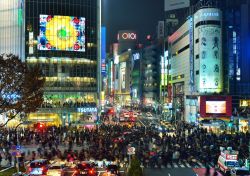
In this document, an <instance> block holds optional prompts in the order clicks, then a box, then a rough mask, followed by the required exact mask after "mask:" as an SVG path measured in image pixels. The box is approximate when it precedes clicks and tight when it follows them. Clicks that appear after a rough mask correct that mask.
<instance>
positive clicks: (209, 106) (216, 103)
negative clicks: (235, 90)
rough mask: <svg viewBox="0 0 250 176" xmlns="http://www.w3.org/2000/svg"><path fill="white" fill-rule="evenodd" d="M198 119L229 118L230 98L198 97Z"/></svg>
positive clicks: (230, 112) (230, 114)
mask: <svg viewBox="0 0 250 176" xmlns="http://www.w3.org/2000/svg"><path fill="white" fill-rule="evenodd" d="M199 101H200V117H202V118H206V117H231V116H232V97H231V96H220V95H218V96H200V100H199Z"/></svg>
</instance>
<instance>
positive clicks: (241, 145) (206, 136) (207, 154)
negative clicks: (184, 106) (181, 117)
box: [0, 122, 250, 167]
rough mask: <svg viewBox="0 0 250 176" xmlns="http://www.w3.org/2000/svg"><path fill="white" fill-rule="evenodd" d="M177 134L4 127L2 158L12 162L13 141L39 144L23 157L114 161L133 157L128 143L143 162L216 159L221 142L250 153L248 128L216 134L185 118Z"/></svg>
mask: <svg viewBox="0 0 250 176" xmlns="http://www.w3.org/2000/svg"><path fill="white" fill-rule="evenodd" d="M175 129H176V131H175V134H174V135H168V134H163V135H162V136H160V135H159V132H157V131H155V130H153V129H151V128H147V130H145V129H144V127H143V126H136V124H134V125H132V126H128V125H120V124H117V123H116V124H112V125H111V124H105V123H103V124H101V125H99V126H98V127H94V128H81V129H77V128H75V127H74V128H73V127H72V128H65V127H47V128H46V127H44V128H43V129H36V128H34V129H18V130H15V129H1V131H0V152H1V156H0V163H1V162H2V161H3V160H4V161H8V162H9V163H11V162H13V157H12V156H11V148H12V146H16V145H21V146H34V147H35V150H34V151H33V152H32V151H26V153H23V158H24V160H33V159H36V158H47V159H63V160H67V161H74V160H81V161H89V160H96V161H103V160H106V161H115V162H117V163H119V164H121V165H124V164H127V163H128V155H127V148H128V146H132V147H135V149H136V152H135V153H136V156H137V157H138V158H139V159H140V161H141V164H142V165H143V166H144V167H155V166H158V167H161V166H162V165H165V166H167V165H168V164H172V163H173V162H175V163H178V162H183V161H186V162H188V163H190V165H192V163H195V162H196V161H199V162H201V163H204V164H205V165H206V163H211V162H212V163H214V165H216V163H217V160H218V156H219V155H220V150H219V149H220V147H229V146H230V147H232V148H233V149H234V150H237V151H239V158H240V159H244V158H247V157H248V144H249V139H250V135H249V133H237V134H234V135H228V134H226V133H223V134H220V135H216V134H213V133H209V132H207V131H206V130H205V129H202V128H199V127H195V126H191V125H189V124H187V123H184V122H180V123H178V124H177V125H176V126H175Z"/></svg>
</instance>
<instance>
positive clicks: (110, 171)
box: [106, 164, 120, 176]
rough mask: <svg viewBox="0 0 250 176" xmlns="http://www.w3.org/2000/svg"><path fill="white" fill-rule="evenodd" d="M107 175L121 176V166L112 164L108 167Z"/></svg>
mask: <svg viewBox="0 0 250 176" xmlns="http://www.w3.org/2000/svg"><path fill="white" fill-rule="evenodd" d="M106 173H107V174H108V175H110V176H111V175H112V176H119V175H120V172H119V166H117V165H115V164H110V165H108V166H107V168H106Z"/></svg>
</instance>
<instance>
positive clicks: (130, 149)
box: [128, 147, 135, 155]
mask: <svg viewBox="0 0 250 176" xmlns="http://www.w3.org/2000/svg"><path fill="white" fill-rule="evenodd" d="M134 154H135V148H134V147H128V155H134Z"/></svg>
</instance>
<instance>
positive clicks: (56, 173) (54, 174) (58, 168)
mask: <svg viewBox="0 0 250 176" xmlns="http://www.w3.org/2000/svg"><path fill="white" fill-rule="evenodd" d="M64 166H65V164H63V163H58V162H56V163H53V164H52V165H50V166H49V169H48V172H47V175H49V176H60V175H61V172H62V169H63V168H64Z"/></svg>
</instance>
